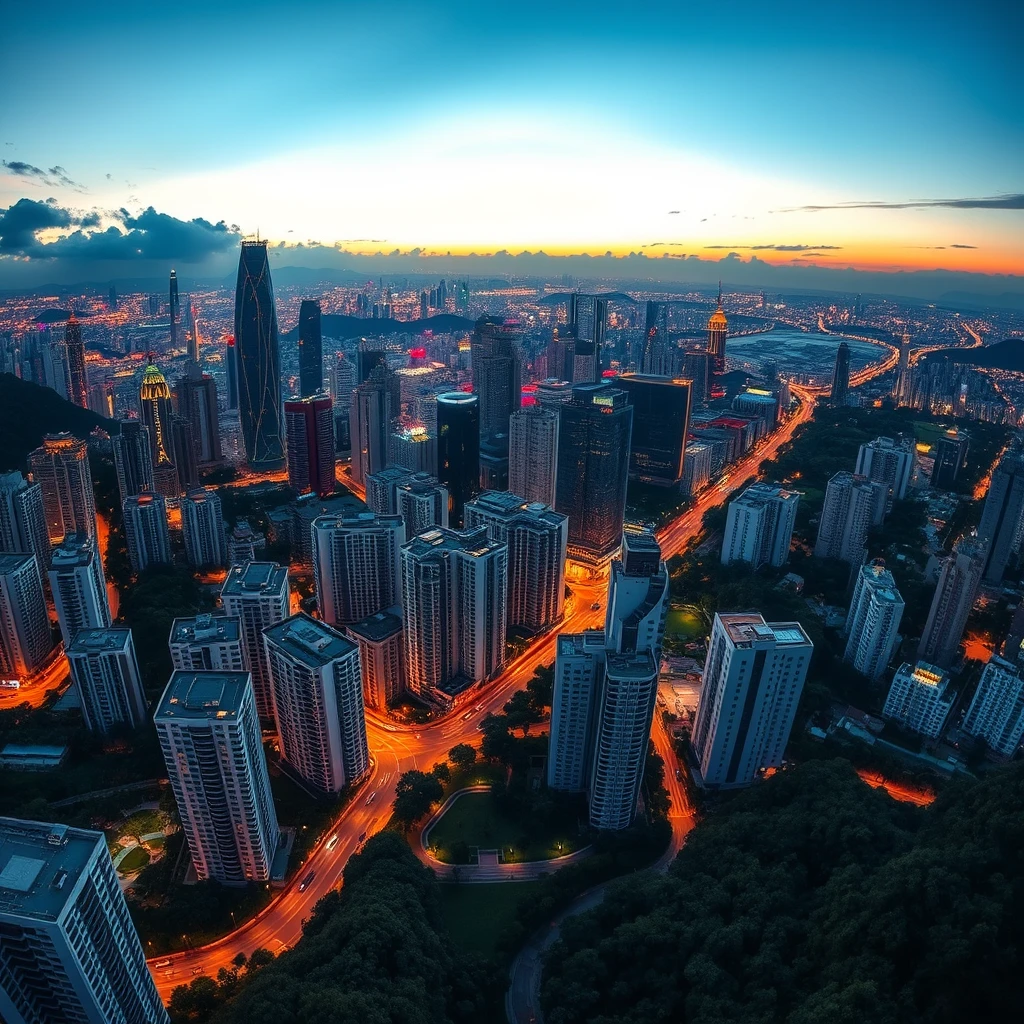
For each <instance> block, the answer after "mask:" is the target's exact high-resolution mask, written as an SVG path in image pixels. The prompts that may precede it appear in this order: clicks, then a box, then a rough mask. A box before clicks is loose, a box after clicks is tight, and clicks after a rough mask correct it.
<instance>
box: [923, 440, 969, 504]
mask: <svg viewBox="0 0 1024 1024" xmlns="http://www.w3.org/2000/svg"><path fill="white" fill-rule="evenodd" d="M969 444H970V435H969V434H967V432H966V431H963V430H957V429H956V428H955V427H954V428H953V429H952V430H947V431H946V433H945V434H943V435H942V436H941V437H940V438H939V439H938V440H937V441H936V442H935V463H934V465H933V466H932V487H941V488H942V489H943V490H951V489H952V488H953V487H955V486H956V481H957V478H958V477H959V476H960V471H961V470H962V469H963V468H964V467H965V466H966V465H967V448H968V445H969Z"/></svg>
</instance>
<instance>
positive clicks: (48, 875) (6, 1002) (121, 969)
mask: <svg viewBox="0 0 1024 1024" xmlns="http://www.w3.org/2000/svg"><path fill="white" fill-rule="evenodd" d="M0 935H2V936H3V941H2V942H0V1019H2V1020H3V1021H4V1022H5V1024H65V1022H67V1024H70V1022H72V1021H73V1022H74V1024H111V1022H112V1021H117V1022H121V1024H128V1022H131V1024H136V1022H137V1024H168V1020H169V1018H168V1016H167V1011H166V1010H165V1009H164V1006H163V1003H162V1002H161V1001H160V996H159V995H158V994H157V990H156V985H155V984H154V983H153V976H152V975H151V974H150V973H149V967H148V966H147V965H146V956H145V954H144V953H143V951H142V943H141V942H140V941H139V936H138V933H137V932H136V931H135V926H134V925H133V924H132V919H131V916H130V914H129V913H128V904H127V903H126V902H125V898H124V894H123V893H122V892H121V886H120V884H119V883H118V879H117V872H116V871H115V870H114V865H113V862H112V861H111V859H110V853H109V852H108V850H107V840H106V838H105V837H104V835H103V833H102V832H93V831H88V830H86V829H80V828H72V827H71V826H69V825H49V824H44V823H42V822H37V821H23V820H19V819H15V818H0Z"/></svg>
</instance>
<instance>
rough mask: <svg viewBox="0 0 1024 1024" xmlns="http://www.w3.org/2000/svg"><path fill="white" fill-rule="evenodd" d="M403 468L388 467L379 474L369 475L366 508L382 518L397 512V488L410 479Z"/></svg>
mask: <svg viewBox="0 0 1024 1024" xmlns="http://www.w3.org/2000/svg"><path fill="white" fill-rule="evenodd" d="M412 475H413V474H412V472H411V470H409V469H407V468H406V467H405V466H388V467H387V469H382V470H381V471H380V472H379V473H371V474H370V475H369V476H368V477H367V478H366V480H365V481H364V482H365V484H366V507H367V508H368V509H369V510H370V511H371V512H376V513H377V514H378V515H382V516H393V515H395V513H396V512H397V511H398V497H397V488H398V485H399V484H403V483H405V482H406V481H407V480H410V479H412Z"/></svg>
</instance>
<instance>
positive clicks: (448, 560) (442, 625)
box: [401, 527, 508, 705]
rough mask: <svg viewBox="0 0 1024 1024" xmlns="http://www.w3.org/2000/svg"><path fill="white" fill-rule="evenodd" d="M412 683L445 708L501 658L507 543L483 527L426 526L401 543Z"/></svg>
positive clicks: (414, 688)
mask: <svg viewBox="0 0 1024 1024" xmlns="http://www.w3.org/2000/svg"><path fill="white" fill-rule="evenodd" d="M401 558H402V562H401V568H402V607H403V610H404V616H405V663H406V672H407V674H408V682H409V688H410V689H411V690H412V691H413V692H414V693H416V694H418V695H419V696H421V697H424V698H426V699H427V700H429V701H431V702H434V703H439V704H441V705H450V703H451V702H452V701H453V700H454V698H455V697H456V696H457V695H458V694H459V693H461V692H462V691H464V690H466V689H467V688H468V687H470V686H472V685H473V684H474V683H478V682H482V681H484V680H486V679H491V678H493V677H494V676H495V675H497V673H498V672H500V671H501V669H502V667H503V666H504V663H505V621H506V612H505V600H506V593H507V582H506V574H507V570H508V548H507V547H506V546H505V545H504V544H499V543H498V542H497V541H493V540H490V539H489V538H488V536H487V530H486V529H485V528H482V527H481V528H480V529H477V530H465V531H461V532H459V531H455V530H442V529H437V530H430V531H428V532H427V533H423V534H421V535H420V536H418V537H414V538H412V539H411V540H410V541H409V542H408V543H407V544H406V545H405V546H404V547H403V548H402V554H401Z"/></svg>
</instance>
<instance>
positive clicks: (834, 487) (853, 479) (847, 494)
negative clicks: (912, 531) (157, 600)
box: [814, 472, 885, 566]
mask: <svg viewBox="0 0 1024 1024" xmlns="http://www.w3.org/2000/svg"><path fill="white" fill-rule="evenodd" d="M879 502H881V503H882V504H883V505H884V503H885V489H884V487H883V485H882V484H880V483H878V482H876V481H873V480H869V479H868V478H867V477H866V476H856V475H855V474H853V473H846V472H839V473H836V474H835V475H834V476H832V478H831V479H830V480H829V482H828V486H827V487H826V489H825V504H824V505H823V506H822V509H821V519H820V520H819V521H818V539H817V541H816V542H815V545H814V555H815V557H816V558H838V559H839V560H840V561H843V562H847V563H848V564H849V565H851V566H856V565H861V564H862V563H863V562H864V559H865V557H866V556H867V539H868V530H870V529H871V524H872V522H873V521H874V517H875V510H876V509H877V508H878V505H879Z"/></svg>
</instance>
